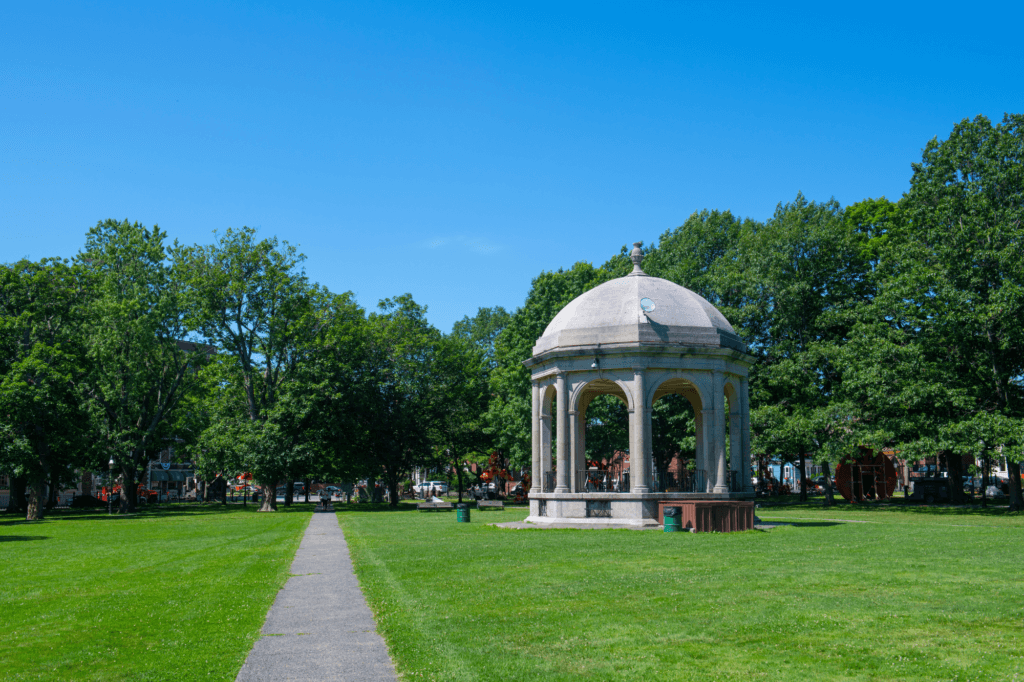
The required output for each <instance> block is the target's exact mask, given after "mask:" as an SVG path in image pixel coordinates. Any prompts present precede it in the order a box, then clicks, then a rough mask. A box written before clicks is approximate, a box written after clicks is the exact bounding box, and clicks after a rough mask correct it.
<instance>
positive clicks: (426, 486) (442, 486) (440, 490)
mask: <svg viewBox="0 0 1024 682" xmlns="http://www.w3.org/2000/svg"><path fill="white" fill-rule="evenodd" d="M412 489H413V491H414V492H416V493H417V494H420V495H422V494H423V493H425V492H429V491H430V490H431V489H433V491H434V493H435V494H437V495H447V494H448V484H447V483H445V482H444V481H423V483H417V484H416V485H414V486H413V487H412Z"/></svg>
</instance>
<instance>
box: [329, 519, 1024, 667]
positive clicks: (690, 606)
mask: <svg viewBox="0 0 1024 682" xmlns="http://www.w3.org/2000/svg"><path fill="white" fill-rule="evenodd" d="M759 513H761V511H759ZM815 513H817V516H815ZM853 513H855V514H860V515H861V516H862V517H864V516H870V519H869V520H871V521H873V522H872V523H844V522H837V521H831V520H826V519H825V517H829V518H836V517H837V511H836V509H835V508H832V509H830V510H820V508H819V509H817V510H816V511H815V512H811V511H809V510H808V508H807V507H804V508H798V507H794V508H792V509H788V510H786V511H785V514H788V515H789V516H792V517H797V516H802V517H812V518H811V519H810V520H808V521H795V520H794V519H790V521H793V522H794V523H797V524H799V525H791V526H783V527H779V528H776V529H774V530H772V531H770V532H761V531H751V532H746V533H733V534H723V535H719V534H689V533H662V532H660V531H631V530H551V529H547V530H509V529H500V528H495V527H492V526H489V525H488V524H489V523H494V522H497V521H518V520H522V519H523V518H524V517H525V516H526V511H525V510H523V509H516V510H508V511H505V512H478V511H477V510H473V512H472V523H470V524H459V523H456V521H455V514H454V513H429V512H424V513H395V512H383V511H367V512H361V511H354V510H347V509H342V510H339V514H338V516H339V518H340V520H341V524H342V527H343V528H344V530H345V534H346V538H347V541H348V544H349V548H350V550H351V552H352V557H353V561H354V563H355V566H356V570H357V574H358V576H359V580H360V584H361V586H362V587H363V591H364V592H365V593H366V596H367V599H368V601H369V602H370V606H371V608H372V609H373V611H374V613H375V614H376V616H377V622H378V626H379V628H380V631H381V633H382V634H383V635H384V637H385V638H386V639H387V641H388V644H389V647H390V649H391V653H392V656H393V657H394V659H395V662H396V664H397V666H398V670H399V671H400V672H401V673H403V674H404V675H406V676H407V677H408V678H410V679H412V678H415V679H420V678H422V679H436V680H534V679H548V680H583V679H586V680H636V679H648V680H714V679H718V680H750V679H765V680H809V679H821V680H824V679H827V680H1012V679H1020V678H1024V632H1022V628H1021V625H1022V618H1024V601H1022V599H1021V594H1022V588H1024V583H1022V575H1024V571H1022V570H1021V550H1022V543H1021V538H1022V532H1024V518H1021V517H1020V516H1011V515H1006V514H992V513H988V514H987V515H986V514H977V515H975V516H972V517H970V519H969V521H967V522H966V523H969V524H970V525H967V526H966V527H961V526H957V525H951V524H949V520H950V519H951V518H952V519H953V520H955V521H956V522H957V524H962V523H963V517H962V516H955V517H953V516H950V515H948V514H945V513H943V512H937V513H935V514H931V515H929V514H925V513H922V512H907V511H900V510H899V509H895V510H892V511H886V512H884V513H883V512H881V511H880V510H878V509H876V510H874V511H861V510H857V511H856V512H853ZM763 515H764V516H768V510H763ZM773 515H774V514H773ZM780 515H781V514H780ZM858 519H860V517H858ZM780 520H782V519H780Z"/></svg>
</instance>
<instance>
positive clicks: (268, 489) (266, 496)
mask: <svg viewBox="0 0 1024 682" xmlns="http://www.w3.org/2000/svg"><path fill="white" fill-rule="evenodd" d="M260 494H261V495H262V496H263V499H262V500H261V501H260V502H261V504H260V511H261V512H271V511H277V509H276V508H275V507H274V502H276V501H277V489H276V486H274V485H272V484H271V485H268V484H266V483H263V484H261V485H260Z"/></svg>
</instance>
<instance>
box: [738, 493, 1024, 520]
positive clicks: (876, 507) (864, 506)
mask: <svg viewBox="0 0 1024 682" xmlns="http://www.w3.org/2000/svg"><path fill="white" fill-rule="evenodd" d="M793 497H796V496H795V495H794V496H793ZM757 503H758V507H757V508H758V509H759V510H763V511H764V512H765V513H768V514H770V513H771V512H773V511H782V510H785V511H799V510H807V511H826V512H850V511H852V512H859V513H863V514H886V513H888V514H893V513H900V512H906V513H909V514H916V515H923V516H940V517H941V516H947V517H948V516H1005V515H1015V514H1016V513H1017V512H1011V511H1009V508H1008V507H1007V505H1006V504H1002V505H994V504H993V503H992V502H989V505H988V508H982V506H981V501H980V500H975V501H974V502H973V503H968V504H966V505H949V504H934V505H926V504H923V503H922V502H920V501H918V500H905V499H902V498H898V497H894V498H892V499H890V500H884V501H880V502H874V501H867V502H858V503H856V504H853V503H850V502H847V501H846V500H843V499H839V500H836V502H835V504H833V505H832V506H829V507H826V506H825V503H824V499H818V500H814V499H812V500H809V501H808V502H799V501H798V500H793V501H789V500H786V499H785V498H783V501H782V502H781V503H780V502H775V501H774V500H771V501H765V500H758V501H757Z"/></svg>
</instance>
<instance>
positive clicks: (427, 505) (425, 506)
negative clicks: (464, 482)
mask: <svg viewBox="0 0 1024 682" xmlns="http://www.w3.org/2000/svg"><path fill="white" fill-rule="evenodd" d="M416 508H417V509H419V510H420V511H431V510H434V511H436V510H438V509H448V510H451V509H454V507H452V503H451V502H420V503H419V504H417V505H416Z"/></svg>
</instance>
